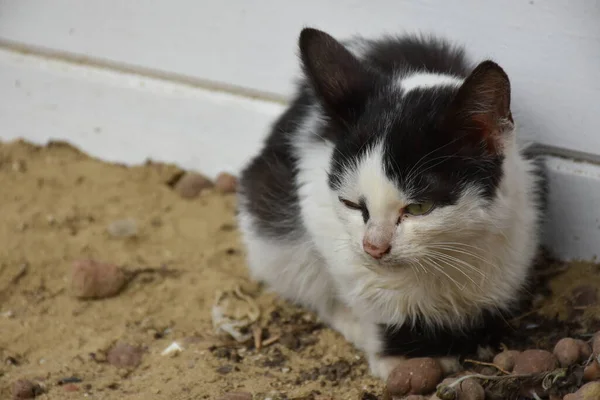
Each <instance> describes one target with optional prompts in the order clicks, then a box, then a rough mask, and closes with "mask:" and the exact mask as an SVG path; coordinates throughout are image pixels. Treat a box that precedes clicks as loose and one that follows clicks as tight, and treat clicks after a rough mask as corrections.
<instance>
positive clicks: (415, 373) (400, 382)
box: [387, 358, 442, 396]
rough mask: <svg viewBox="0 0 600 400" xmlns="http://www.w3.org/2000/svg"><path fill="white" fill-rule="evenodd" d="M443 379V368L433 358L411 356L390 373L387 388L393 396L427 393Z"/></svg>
mask: <svg viewBox="0 0 600 400" xmlns="http://www.w3.org/2000/svg"><path fill="white" fill-rule="evenodd" d="M441 380H442V368H441V367H440V365H439V363H438V362H437V361H436V360H435V359H433V358H411V359H408V360H406V361H404V362H403V363H401V364H400V365H398V366H397V367H396V368H394V370H393V371H392V372H391V373H390V376H389V377H388V380H387V389H388V392H389V393H390V394H391V395H392V396H404V395H407V394H425V393H429V392H432V391H433V390H435V387H436V385H437V384H438V383H439V382H440V381H441Z"/></svg>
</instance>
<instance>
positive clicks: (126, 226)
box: [106, 218, 138, 238]
mask: <svg viewBox="0 0 600 400" xmlns="http://www.w3.org/2000/svg"><path fill="white" fill-rule="evenodd" d="M106 230H107V232H108V234H109V235H110V236H112V237H115V238H129V237H133V236H136V235H137V232H138V230H137V223H136V221H135V220H134V219H131V218H129V219H120V220H117V221H113V222H111V223H110V224H109V225H108V227H107V228H106Z"/></svg>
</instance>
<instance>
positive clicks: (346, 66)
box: [299, 28, 376, 122]
mask: <svg viewBox="0 0 600 400" xmlns="http://www.w3.org/2000/svg"><path fill="white" fill-rule="evenodd" d="M299 46H300V56H301V58H302V65H303V67H304V72H305V74H306V76H307V78H308V81H309V83H310V84H311V86H312V88H313V89H314V90H315V92H316V95H317V97H318V98H319V100H320V101H321V103H322V104H323V106H324V107H325V109H326V110H327V111H328V112H329V114H331V116H333V117H335V118H336V119H338V120H339V121H341V122H352V120H353V118H355V117H356V116H357V115H358V114H359V113H360V110H361V108H362V107H363V106H364V102H365V101H366V97H367V95H368V93H369V92H370V91H372V90H373V86H374V84H375V81H376V74H375V73H374V72H373V71H371V70H369V69H368V68H367V67H366V66H365V65H364V64H363V63H362V62H361V61H359V60H358V59H357V58H356V57H355V56H354V55H353V54H352V53H351V52H350V51H349V50H348V49H347V48H346V47H345V46H343V45H342V44H341V43H340V42H339V41H337V40H336V39H334V38H333V37H332V36H331V35H329V34H327V33H325V32H323V31H320V30H317V29H313V28H305V29H303V30H302V32H301V33H300V39H299Z"/></svg>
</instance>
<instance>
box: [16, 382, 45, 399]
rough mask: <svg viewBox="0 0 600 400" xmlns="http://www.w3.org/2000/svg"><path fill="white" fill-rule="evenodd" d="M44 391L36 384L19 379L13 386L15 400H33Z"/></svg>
mask: <svg viewBox="0 0 600 400" xmlns="http://www.w3.org/2000/svg"><path fill="white" fill-rule="evenodd" d="M43 392H44V390H43V389H42V387H41V386H40V385H39V384H38V383H36V382H32V381H30V380H27V379H19V380H18V381H16V382H15V383H13V385H12V397H13V400H22V399H33V398H35V397H36V396H37V395H39V394H42V393H43Z"/></svg>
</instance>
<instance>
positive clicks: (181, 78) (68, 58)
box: [0, 38, 288, 104]
mask: <svg viewBox="0 0 600 400" xmlns="http://www.w3.org/2000/svg"><path fill="white" fill-rule="evenodd" d="M0 48H3V49H5V50H9V51H13V52H15V53H21V54H25V55H36V56H39V57H44V58H50V59H55V60H59V61H63V62H68V63H72V64H80V65H87V66H90V67H94V68H101V69H110V70H113V71H117V72H123V73H129V74H137V75H140V76H143V77H147V78H153V79H160V80H164V81H170V82H173V83H179V84H184V85H188V86H191V87H194V88H200V89H205V90H209V91H213V92H224V93H229V94H234V95H237V96H241V97H246V98H250V99H257V100H263V101H271V102H274V103H278V104H287V102H288V99H287V98H285V97H284V96H282V95H278V94H274V93H269V92H263V91H259V90H254V89H248V88H244V87H241V86H236V85H230V84H226V83H222V82H216V81H211V80H208V79H200V78H196V77H192V76H188V75H183V74H177V73H173V72H164V71H160V70H156V69H152V68H145V67H140V66H137V65H131V64H125V63H120V62H114V61H110V60H106V59H101V58H96V57H90V56H87V55H81V54H75V53H70V52H67V51H62V50H56V49H49V48H46V47H42V46H35V45H30V44H24V43H20V42H16V41H12V40H8V39H5V38H0Z"/></svg>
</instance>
